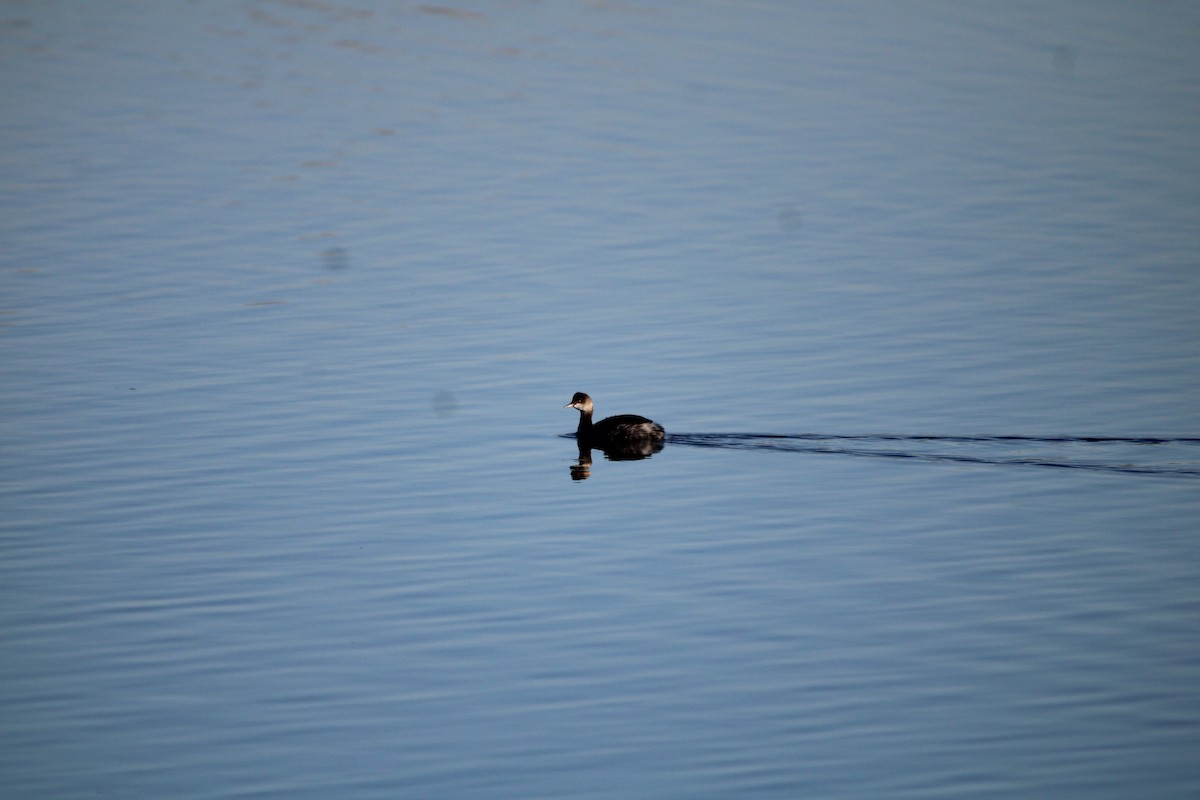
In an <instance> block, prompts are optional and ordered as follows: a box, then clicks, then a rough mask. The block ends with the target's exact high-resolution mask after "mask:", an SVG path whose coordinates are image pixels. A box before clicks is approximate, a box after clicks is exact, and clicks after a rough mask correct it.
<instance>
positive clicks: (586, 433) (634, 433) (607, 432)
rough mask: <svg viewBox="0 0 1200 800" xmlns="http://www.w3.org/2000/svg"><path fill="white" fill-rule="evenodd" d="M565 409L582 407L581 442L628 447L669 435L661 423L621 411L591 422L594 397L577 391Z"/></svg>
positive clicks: (658, 440)
mask: <svg viewBox="0 0 1200 800" xmlns="http://www.w3.org/2000/svg"><path fill="white" fill-rule="evenodd" d="M563 408H575V409H578V410H579V427H578V428H576V429H575V438H576V440H577V441H578V442H579V443H580V445H581V446H582V445H584V444H587V445H590V446H593V447H598V448H600V449H604V447H605V446H606V445H615V446H618V447H620V446H626V445H630V444H633V443H640V442H661V441H662V440H663V438H664V437H665V436H666V432H665V431H663V427H662V425H659V424H658V423H657V422H654V421H653V420H648V419H646V418H645V417H639V416H638V415H637V414H621V415H619V416H616V417H609V418H608V419H602V420H600V421H599V422H597V423H595V424H592V398H590V397H588V396H587V395H586V394H584V393H583V392H576V393H575V396H574V397H572V398H571V402H569V403H567V404H566V405H565V406H563Z"/></svg>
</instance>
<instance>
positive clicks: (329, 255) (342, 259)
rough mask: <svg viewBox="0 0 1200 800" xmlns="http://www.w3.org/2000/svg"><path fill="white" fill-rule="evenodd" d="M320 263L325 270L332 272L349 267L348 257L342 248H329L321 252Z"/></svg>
mask: <svg viewBox="0 0 1200 800" xmlns="http://www.w3.org/2000/svg"><path fill="white" fill-rule="evenodd" d="M321 262H322V263H323V264H324V265H325V269H327V270H331V271H333V272H341V271H342V270H344V269H346V268H347V267H348V266H350V257H349V256H348V255H347V254H346V251H345V250H343V249H342V248H340V247H331V248H329V249H328V250H323V251H321Z"/></svg>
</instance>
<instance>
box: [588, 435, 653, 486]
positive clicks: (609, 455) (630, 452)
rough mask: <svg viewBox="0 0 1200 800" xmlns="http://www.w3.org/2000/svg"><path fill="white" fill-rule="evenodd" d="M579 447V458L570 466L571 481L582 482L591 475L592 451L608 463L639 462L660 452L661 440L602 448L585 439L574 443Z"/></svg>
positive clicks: (607, 445) (609, 445) (626, 443)
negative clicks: (597, 451)
mask: <svg viewBox="0 0 1200 800" xmlns="http://www.w3.org/2000/svg"><path fill="white" fill-rule="evenodd" d="M576 444H578V445H579V458H578V459H577V460H576V461H575V463H574V464H572V465H571V480H575V481H584V480H587V479H588V477H589V476H591V474H592V450H599V451H600V452H601V453H604V457H605V458H606V459H608V460H609V461H640V460H641V459H643V458H649V457H650V456H652V455H654V454H655V453H660V452H662V449H663V443H662V441H661V440H654V441H651V440H646V439H643V440H641V441H632V442H622V443H620V444H616V443H609V444H606V445H604V446H603V447H599V446H597V445H594V444H591V443H589V442H588V441H587V440H585V439H579V440H577V441H576Z"/></svg>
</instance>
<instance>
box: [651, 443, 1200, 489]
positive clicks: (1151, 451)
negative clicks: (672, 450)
mask: <svg viewBox="0 0 1200 800" xmlns="http://www.w3.org/2000/svg"><path fill="white" fill-rule="evenodd" d="M667 442H668V443H670V444H672V445H683V446H687V447H710V448H716V449H720V450H768V451H772V452H785V453H809V454H820V455H841V456H859V457H865V458H888V459H911V460H914V461H924V462H950V463H959V464H984V465H991V466H1023V467H1051V468H1056V469H1082V470H1092V471H1097V472H1114V473H1123V474H1137V475H1160V476H1171V477H1187V478H1200V447H1198V445H1200V437H1157V436H909V435H898V434H863V435H829V434H820V433H803V434H770V433H671V434H668V435H667Z"/></svg>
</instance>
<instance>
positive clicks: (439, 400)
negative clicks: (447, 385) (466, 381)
mask: <svg viewBox="0 0 1200 800" xmlns="http://www.w3.org/2000/svg"><path fill="white" fill-rule="evenodd" d="M456 411H458V401H457V400H456V399H454V394H453V393H452V392H449V391H446V390H445V389H442V390H441V391H439V392H437V393H435V394H434V395H433V413H435V414H437V415H438V416H439V417H450V416H453V415H454V413H455V412H456Z"/></svg>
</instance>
